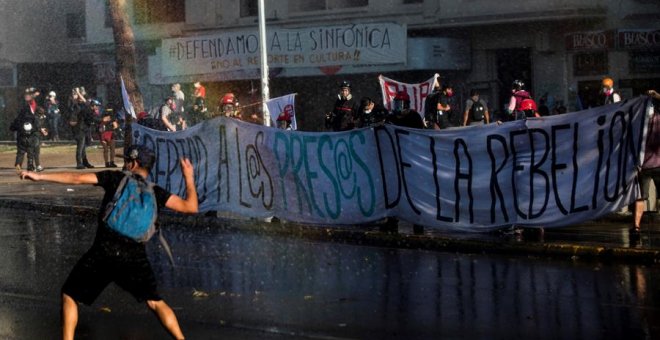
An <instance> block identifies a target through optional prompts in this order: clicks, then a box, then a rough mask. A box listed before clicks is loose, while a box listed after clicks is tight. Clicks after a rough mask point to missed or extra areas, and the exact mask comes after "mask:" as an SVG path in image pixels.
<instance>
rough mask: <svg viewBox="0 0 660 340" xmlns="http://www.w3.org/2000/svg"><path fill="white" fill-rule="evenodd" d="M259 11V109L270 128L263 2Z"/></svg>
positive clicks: (260, 2) (262, 0)
mask: <svg viewBox="0 0 660 340" xmlns="http://www.w3.org/2000/svg"><path fill="white" fill-rule="evenodd" d="M258 10H259V53H260V58H259V59H260V60H261V102H262V105H261V108H262V111H263V113H264V125H266V126H270V113H269V112H268V106H267V105H266V102H268V99H269V98H270V91H269V89H268V48H267V45H266V44H267V39H266V10H265V8H264V0H258Z"/></svg>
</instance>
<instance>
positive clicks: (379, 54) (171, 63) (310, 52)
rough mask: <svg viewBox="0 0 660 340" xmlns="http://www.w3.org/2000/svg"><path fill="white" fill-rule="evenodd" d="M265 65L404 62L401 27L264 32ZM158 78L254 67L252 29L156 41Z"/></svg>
mask: <svg viewBox="0 0 660 340" xmlns="http://www.w3.org/2000/svg"><path fill="white" fill-rule="evenodd" d="M267 34H268V37H267V49H268V64H269V66H270V67H283V68H290V67H322V66H333V65H383V64H404V63H405V62H406V46H407V45H406V39H407V30H406V27H405V26H403V25H398V24H391V23H374V24H360V25H347V26H323V27H313V28H300V29H283V28H274V29H269V30H268V33H267ZM161 48H162V54H161V61H162V63H161V73H162V75H163V76H177V75H191V74H208V73H217V72H227V71H236V70H245V69H258V68H259V67H260V61H259V35H258V34H257V32H256V30H249V31H234V32H227V33H218V34H214V35H205V36H192V37H184V38H175V39H164V40H163V41H162V45H161Z"/></svg>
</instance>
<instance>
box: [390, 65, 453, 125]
mask: <svg viewBox="0 0 660 340" xmlns="http://www.w3.org/2000/svg"><path fill="white" fill-rule="evenodd" d="M439 77H440V75H439V74H437V73H436V74H435V75H433V77H431V78H430V79H429V80H427V81H425V82H423V83H419V84H406V83H402V82H399V81H396V80H394V79H390V78H387V77H384V76H382V75H380V76H378V81H379V82H380V91H381V93H382V95H383V105H385V108H387V110H389V111H392V101H393V100H394V97H395V96H396V94H397V93H398V92H400V91H403V92H406V93H408V96H410V108H411V109H413V110H415V111H417V112H419V114H420V115H422V117H424V102H425V99H426V97H428V95H429V94H430V93H431V92H433V86H434V85H435V83H436V82H437V81H438V78H439Z"/></svg>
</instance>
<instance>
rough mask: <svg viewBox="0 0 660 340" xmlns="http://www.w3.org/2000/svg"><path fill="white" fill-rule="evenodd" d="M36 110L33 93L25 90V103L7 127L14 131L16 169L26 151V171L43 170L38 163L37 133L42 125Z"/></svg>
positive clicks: (38, 141)
mask: <svg viewBox="0 0 660 340" xmlns="http://www.w3.org/2000/svg"><path fill="white" fill-rule="evenodd" d="M36 111H37V105H36V102H35V100H34V93H32V92H30V91H26V92H25V105H24V106H23V107H22V108H21V111H20V112H19V114H18V117H16V119H14V121H13V122H12V124H11V126H10V127H9V128H10V130H11V131H13V132H16V163H15V167H16V170H21V166H22V164H23V157H25V154H26V153H27V159H28V161H27V169H28V171H43V167H42V166H41V165H40V164H39V143H40V138H39V137H40V136H39V134H41V130H42V127H41V125H40V123H39V119H38V117H37V114H36Z"/></svg>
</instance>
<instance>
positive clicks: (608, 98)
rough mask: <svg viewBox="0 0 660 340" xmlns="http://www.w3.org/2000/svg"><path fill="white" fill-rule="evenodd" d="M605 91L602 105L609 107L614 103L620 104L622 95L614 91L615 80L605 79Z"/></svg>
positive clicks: (603, 83) (603, 82) (603, 91)
mask: <svg viewBox="0 0 660 340" xmlns="http://www.w3.org/2000/svg"><path fill="white" fill-rule="evenodd" d="M602 85H603V90H602V91H601V93H602V94H603V99H602V100H601V104H602V105H608V104H613V103H618V102H620V101H621V95H620V94H619V93H618V92H616V91H614V80H612V78H610V77H605V78H603V81H602Z"/></svg>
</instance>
